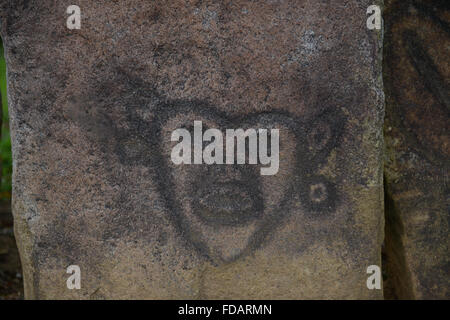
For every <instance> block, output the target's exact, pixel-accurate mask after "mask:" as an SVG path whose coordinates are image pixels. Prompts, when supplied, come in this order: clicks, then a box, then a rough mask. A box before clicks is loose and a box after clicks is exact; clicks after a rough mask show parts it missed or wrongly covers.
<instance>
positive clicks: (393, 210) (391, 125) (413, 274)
mask: <svg viewBox="0 0 450 320" xmlns="http://www.w3.org/2000/svg"><path fill="white" fill-rule="evenodd" d="M384 17H385V21H386V31H387V32H386V35H385V58H384V61H385V63H384V64H385V65H384V70H385V72H384V80H385V81H384V82H385V92H386V98H387V99H386V103H387V105H386V123H385V137H386V168H385V176H386V267H387V273H388V279H389V278H390V279H391V280H389V281H392V283H391V284H390V285H389V287H393V288H394V289H393V294H392V297H394V298H395V297H396V298H403V299H405V298H415V299H449V298H450V293H449V291H448V289H449V288H450V268H449V248H448V244H449V182H448V181H449V172H450V166H449V156H450V143H449V142H450V140H449V132H450V130H449V129H450V127H449V124H450V121H449V115H450V96H449V94H450V82H449V79H450V66H449V58H448V57H449V54H450V52H449V51H450V47H449V46H448V44H449V42H450V28H449V26H450V6H449V2H448V1H422V0H417V1H392V0H390V1H386V12H385V15H384ZM445 44H446V45H445Z"/></svg>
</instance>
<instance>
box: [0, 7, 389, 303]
mask: <svg viewBox="0 0 450 320" xmlns="http://www.w3.org/2000/svg"><path fill="white" fill-rule="evenodd" d="M1 3H3V4H2V14H1V15H2V19H1V22H2V36H3V38H4V41H5V46H6V49H7V63H8V80H9V95H10V96H9V100H10V102H11V109H12V110H11V119H12V120H11V121H12V123H11V127H12V136H13V156H14V164H15V171H14V196H13V197H14V200H13V209H14V215H15V223H16V235H17V238H18V243H19V248H20V253H21V258H22V262H23V266H24V273H25V291H26V297H27V298H93V299H94V298H123V299H125V298H235V299H238V298H296V299H301V298H381V297H382V292H381V290H368V288H367V287H366V280H367V277H368V275H367V274H366V269H367V267H368V266H369V265H380V263H381V261H380V259H381V257H380V252H381V243H382V240H383V225H384V224H383V194H382V169H381V167H382V122H383V110H384V109H383V105H384V104H383V101H384V97H383V93H382V88H381V45H380V41H381V37H380V34H379V32H377V31H369V30H367V28H366V9H367V7H368V6H369V5H371V4H373V2H372V1H356V0H347V1H345V0H339V1H337V0H336V1H326V2H325V1H316V0H310V1H258V2H255V1H236V0H233V1H152V2H144V1H137V0H136V1H131V0H129V1H120V2H113V1H87V0H84V1H78V5H79V6H80V8H81V14H82V26H81V30H68V29H67V28H66V17H67V16H66V15H65V12H66V8H67V6H68V5H69V3H68V2H66V1H45V0H44V1H42V0H40V1H15V2H14V4H10V3H7V2H6V1H3V2H1ZM195 120H197V121H202V123H203V124H204V126H205V127H208V128H218V129H219V130H225V129H228V128H229V129H235V128H278V129H279V130H280V150H279V153H280V168H279V171H278V173H277V174H276V175H272V176H262V175H260V173H259V167H258V166H255V165H206V164H202V165H178V166H175V165H174V164H173V163H172V162H171V158H170V152H171V148H172V147H173V145H174V143H173V142H171V141H170V137H171V132H172V131H173V130H174V129H177V128H181V127H185V128H187V129H188V130H189V129H190V128H191V127H192V125H193V123H194V121H195ZM229 215H234V218H231V219H230V218H229ZM69 265H78V266H80V268H81V273H82V278H81V289H80V290H68V289H67V287H66V280H67V277H68V275H67V274H66V268H67V266H69Z"/></svg>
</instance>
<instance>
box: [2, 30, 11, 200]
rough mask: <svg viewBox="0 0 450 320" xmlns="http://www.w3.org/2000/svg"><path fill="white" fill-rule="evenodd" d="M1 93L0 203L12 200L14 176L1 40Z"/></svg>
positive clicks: (4, 64)
mask: <svg viewBox="0 0 450 320" xmlns="http://www.w3.org/2000/svg"><path fill="white" fill-rule="evenodd" d="M0 91H1V96H2V111H3V114H2V126H1V139H0V164H1V170H2V174H1V181H0V201H9V200H10V199H11V174H12V157H11V138H10V135H9V115H8V99H7V95H6V63H5V57H4V54H3V44H2V41H1V39H0Z"/></svg>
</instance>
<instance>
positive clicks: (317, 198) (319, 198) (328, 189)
mask: <svg viewBox="0 0 450 320" xmlns="http://www.w3.org/2000/svg"><path fill="white" fill-rule="evenodd" d="M299 191H300V192H301V193H300V197H301V199H302V202H303V206H304V207H305V209H306V210H307V212H310V213H312V214H314V216H317V215H321V214H325V213H330V212H333V211H334V210H335V207H336V199H337V196H336V187H335V185H334V184H333V183H331V182H330V181H328V180H327V179H326V178H325V177H323V176H315V177H310V178H307V179H306V181H303V182H300V186H299Z"/></svg>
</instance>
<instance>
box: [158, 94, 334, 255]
mask: <svg viewBox="0 0 450 320" xmlns="http://www.w3.org/2000/svg"><path fill="white" fill-rule="evenodd" d="M155 114H156V115H157V131H156V133H155V135H154V138H155V143H156V144H158V146H159V148H158V151H159V152H157V153H156V154H155V156H156V159H155V161H156V163H158V165H159V170H158V182H159V187H160V188H159V189H160V192H161V194H162V195H163V198H164V199H165V201H166V205H167V209H168V211H169V214H170V215H171V217H172V219H173V222H174V223H175V225H176V226H177V228H178V230H179V231H180V233H181V234H182V235H183V236H184V237H185V239H186V240H187V241H188V242H189V243H190V244H191V245H193V246H194V247H195V248H196V249H197V250H198V251H199V252H200V253H201V254H202V255H204V256H206V257H208V258H210V259H212V260H213V261H215V262H226V261H232V260H235V259H237V258H239V257H241V256H243V255H245V254H248V253H249V252H251V251H252V250H254V249H255V248H257V247H258V246H260V245H261V244H262V243H263V242H264V241H265V239H266V238H267V236H268V235H269V234H270V232H271V231H272V230H274V229H275V228H276V227H277V226H278V225H279V224H280V222H281V221H282V220H283V218H284V217H285V216H286V215H288V214H289V213H290V208H291V207H292V206H293V199H296V198H297V197H296V195H295V193H296V192H300V193H301V195H300V194H299V197H300V198H301V199H302V202H303V204H304V206H305V207H307V208H309V210H311V211H321V212H327V211H329V209H332V207H333V205H334V203H333V199H334V188H333V186H332V185H331V184H330V183H329V182H327V181H326V179H324V178H323V177H316V176H312V175H311V173H307V172H306V168H310V163H311V161H314V162H315V163H316V164H319V163H320V160H321V157H323V156H324V153H323V150H327V147H329V145H330V144H333V143H334V142H335V140H336V137H337V134H335V132H332V129H331V126H330V124H328V123H327V120H330V119H332V118H333V117H334V119H333V121H337V120H338V118H339V117H337V116H336V114H333V116H330V115H329V114H328V115H324V116H322V117H321V119H320V121H316V122H315V123H313V125H312V126H311V125H309V126H308V125H307V124H306V122H305V121H302V120H301V119H297V118H295V117H293V116H292V115H289V114H286V113H277V112H270V113H257V114H250V115H245V116H242V117H233V118H231V117H227V116H226V115H225V114H223V113H221V112H219V111H217V110H216V109H214V108H213V107H210V106H207V105H202V104H198V103H184V104H183V103H179V104H173V105H166V106H164V107H162V108H160V109H159V110H158V111H157V112H156V113H155ZM194 121H202V123H203V130H206V129H208V128H216V129H219V130H221V131H222V132H225V130H226V129H237V128H242V129H244V130H246V129H249V128H253V129H268V130H271V129H278V130H279V132H280V143H279V145H280V150H279V154H280V168H279V171H278V173H277V174H276V175H273V176H264V175H260V168H261V165H249V164H245V165H240V164H234V165H230V164H222V165H218V164H213V165H208V164H190V165H189V164H181V165H175V164H173V162H172V161H171V158H170V154H171V150H172V147H173V146H174V144H176V143H177V142H171V141H170V137H171V133H172V132H173V131H174V130H176V129H178V128H185V129H187V130H188V131H190V132H191V133H192V135H193V128H192V127H193V123H194Z"/></svg>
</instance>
